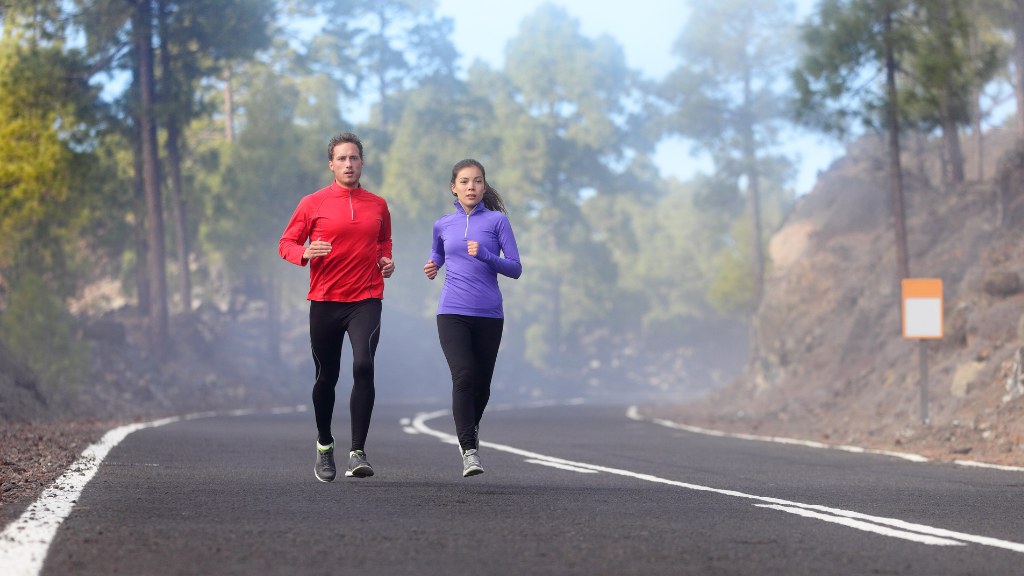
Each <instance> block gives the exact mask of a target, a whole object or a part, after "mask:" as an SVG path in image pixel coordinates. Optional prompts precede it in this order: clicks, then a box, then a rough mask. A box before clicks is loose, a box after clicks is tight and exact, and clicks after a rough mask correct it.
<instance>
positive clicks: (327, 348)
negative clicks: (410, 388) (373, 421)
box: [309, 298, 381, 450]
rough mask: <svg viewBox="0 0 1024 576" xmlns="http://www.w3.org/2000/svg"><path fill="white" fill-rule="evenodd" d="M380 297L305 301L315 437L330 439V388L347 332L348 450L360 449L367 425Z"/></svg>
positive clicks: (372, 393) (335, 381)
mask: <svg viewBox="0 0 1024 576" xmlns="http://www.w3.org/2000/svg"><path fill="white" fill-rule="evenodd" d="M380 313H381V301H380V300H379V299H376V298H370V299H367V300H360V301H358V302H316V301H312V302H310V303H309V341H310V347H311V348H312V351H313V364H314V365H315V366H316V382H315V383H314V384H313V412H314V415H315V416H316V429H317V434H318V435H319V438H318V442H320V443H321V444H323V445H327V444H330V443H331V442H333V441H334V437H333V436H332V434H331V419H332V418H333V416H334V389H335V387H336V386H337V384H338V377H339V376H340V374H341V345H342V342H343V341H344V338H345V333H346V332H348V338H349V342H350V343H351V345H352V394H351V395H350V396H349V402H348V408H349V413H350V415H351V418H352V450H363V448H364V446H365V444H366V435H367V433H368V432H369V430H370V416H371V414H372V413H373V400H374V396H375V390H374V385H373V357H374V354H375V353H376V352H377V342H378V341H379V339H380Z"/></svg>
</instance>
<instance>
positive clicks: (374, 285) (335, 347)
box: [278, 132, 395, 482]
mask: <svg viewBox="0 0 1024 576" xmlns="http://www.w3.org/2000/svg"><path fill="white" fill-rule="evenodd" d="M327 166H328V167H329V168H330V169H331V172H333V173H334V182H332V183H331V185H330V186H328V187H326V188H324V189H322V190H318V191H316V192H314V193H312V194H310V195H308V196H305V197H303V198H302V200H300V201H299V205H298V206H297V207H296V208H295V212H294V213H293V214H292V217H291V220H289V221H288V225H287V226H286V227H285V229H284V233H283V234H282V235H281V241H280V244H279V245H278V253H279V254H280V255H281V257H282V258H284V259H285V260H287V261H289V262H291V263H293V264H297V265H299V266H305V265H306V264H309V294H308V295H307V296H306V297H307V299H308V300H309V340H310V345H311V347H312V350H313V364H314V365H315V367H316V382H315V383H314V384H313V412H314V415H315V417H316V428H317V434H318V436H317V442H316V451H317V455H316V464H315V465H314V467H313V473H314V474H315V475H316V478H317V479H318V480H320V481H321V482H331V481H332V480H334V477H335V476H336V475H337V469H336V468H335V465H334V436H333V435H332V434H331V419H332V417H333V415H334V399H335V390H334V389H335V387H336V385H337V384H338V377H339V374H340V372H341V346H342V342H343V340H344V336H345V333H346V332H347V333H348V337H349V342H350V345H351V346H352V393H351V395H350V397H349V412H350V414H351V417H352V447H351V450H350V451H349V458H348V468H347V470H346V471H345V476H355V477H357V478H365V477H367V476H373V468H372V467H371V466H370V463H369V462H367V460H366V452H365V451H364V448H365V444H366V435H367V433H368V432H369V429H370V416H371V414H372V412H373V401H374V396H375V391H374V384H373V358H374V354H375V353H376V351H377V342H378V340H379V339H380V315H381V300H382V299H383V298H384V279H385V278H390V277H391V274H392V273H393V272H394V271H395V264H394V262H393V261H392V260H391V213H390V212H388V205H387V202H385V201H384V199H383V198H381V197H380V196H377V195H376V194H373V193H371V192H370V191H368V190H365V189H363V188H362V186H361V185H360V183H359V178H360V176H362V172H363V143H362V142H361V141H360V140H359V138H358V137H357V136H356V135H355V134H352V133H351V132H346V133H344V134H340V135H338V136H335V137H334V138H332V139H331V141H330V143H329V144H328V145H327ZM307 241H308V242H309V244H308V245H307V244H306V242H307Z"/></svg>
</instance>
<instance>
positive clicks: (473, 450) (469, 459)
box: [423, 159, 523, 476]
mask: <svg viewBox="0 0 1024 576" xmlns="http://www.w3.org/2000/svg"><path fill="white" fill-rule="evenodd" d="M451 189H452V196H455V202H454V204H455V212H454V213H452V214H447V215H445V216H442V217H441V218H440V219H438V221H437V222H435V223H434V234H433V245H432V247H431V253H430V259H429V260H427V263H426V264H425V265H424V266H423V272H424V273H425V274H426V275H427V278H429V279H431V280H433V279H434V278H435V277H436V276H437V270H438V269H439V268H440V267H441V266H444V265H445V264H448V270H447V272H446V273H445V279H444V286H443V287H442V288H441V297H440V300H439V301H438V303H437V335H438V337H439V338H440V340H441V350H443V351H444V356H445V358H446V359H447V360H448V367H449V368H450V369H451V372H452V414H453V415H454V416H455V432H456V434H457V435H458V437H459V447H460V449H461V451H462V475H463V476H475V475H477V474H483V471H484V469H483V466H481V464H480V456H479V455H478V454H477V451H478V450H479V449H480V418H481V417H482V416H483V414H484V408H486V407H487V400H488V399H489V398H490V396H491V376H492V375H493V374H494V363H495V361H496V360H497V358H498V346H499V345H500V344H501V331H502V328H503V326H504V322H505V320H504V317H505V315H504V312H503V309H502V305H501V291H500V290H499V289H498V274H501V275H503V276H508V277H509V278H519V275H520V274H522V272H523V266H522V264H520V263H519V248H518V247H516V237H515V235H514V234H513V233H512V225H511V224H510V223H509V221H508V215H507V213H506V211H505V204H504V202H502V200H501V196H499V195H498V192H497V190H495V189H494V188H491V187H490V185H488V184H487V177H486V175H485V173H484V167H483V165H482V164H480V163H479V162H477V161H476V160H472V159H467V160H462V161H460V162H459V163H457V164H456V165H455V166H454V167H453V168H452V181H451Z"/></svg>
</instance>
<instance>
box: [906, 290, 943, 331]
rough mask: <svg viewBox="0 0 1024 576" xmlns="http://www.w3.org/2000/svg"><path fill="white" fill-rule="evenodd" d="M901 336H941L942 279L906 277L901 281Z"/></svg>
mask: <svg viewBox="0 0 1024 576" xmlns="http://www.w3.org/2000/svg"><path fill="white" fill-rule="evenodd" d="M903 337H904V338H913V339H919V340H938V339H940V338H942V280H940V279H938V278H908V279H906V280H904V281H903Z"/></svg>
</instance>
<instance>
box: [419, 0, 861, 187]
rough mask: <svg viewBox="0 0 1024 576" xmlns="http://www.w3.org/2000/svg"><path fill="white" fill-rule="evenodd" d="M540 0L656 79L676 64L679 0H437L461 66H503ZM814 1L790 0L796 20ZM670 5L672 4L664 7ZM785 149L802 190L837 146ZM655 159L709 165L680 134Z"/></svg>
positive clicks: (683, 16)
mask: <svg viewBox="0 0 1024 576" xmlns="http://www.w3.org/2000/svg"><path fill="white" fill-rule="evenodd" d="M545 1H551V3H553V4H557V5H559V6H562V7H563V8H565V10H566V12H568V13H569V14H570V15H572V16H573V17H575V18H576V19H577V20H578V21H579V23H580V32H581V33H582V34H583V35H584V36H587V37H589V38H596V37H598V36H600V35H602V34H608V35H610V36H612V37H613V38H615V40H616V41H617V42H618V43H619V44H620V45H621V46H622V48H623V50H624V51H625V54H626V64H627V65H628V66H629V67H630V68H634V69H638V70H640V71H641V73H643V74H644V75H645V76H647V77H648V78H651V79H661V78H663V77H664V76H665V75H666V74H667V73H668V72H669V71H670V70H671V69H672V68H674V67H675V66H676V64H677V61H676V60H675V58H674V57H673V56H672V54H671V49H672V44H673V43H674V42H675V40H676V37H677V36H678V35H679V33H680V31H682V29H683V25H684V24H685V22H686V20H687V18H688V16H689V11H688V9H687V8H686V6H687V4H688V3H687V2H685V0H683V1H680V0H677V1H676V2H670V1H666V0H628V1H625V2H622V1H619V2H609V1H607V0H516V1H514V2H504V1H501V2H499V1H485V0H438V12H439V13H440V14H442V15H444V16H450V17H452V18H453V19H454V21H455V33H454V38H452V41H453V43H454V44H455V47H456V49H457V50H458V51H459V53H460V54H461V56H462V61H461V62H460V63H461V65H462V69H463V70H465V69H466V68H468V67H469V65H470V64H472V63H473V61H474V60H477V59H480V60H483V61H484V62H486V63H487V64H488V65H490V66H491V67H492V68H503V67H504V63H505V45H506V43H507V42H508V41H509V39H511V38H512V37H513V36H515V35H517V34H518V32H519V24H520V22H521V21H522V20H523V17H524V16H526V15H528V14H531V13H533V12H534V11H535V10H536V9H537V7H538V6H539V5H541V4H543V3H545ZM752 1H756V0H752ZM815 1H816V0H796V1H795V6H797V19H798V20H800V21H802V20H803V19H804V18H805V17H806V15H807V14H809V13H810V10H811V8H812V7H813V5H814V3H815ZM672 4H675V5H676V7H667V6H671V5H672ZM791 152H792V153H793V154H798V155H800V156H801V157H802V158H801V159H800V160H799V161H800V172H799V175H798V177H797V183H796V187H797V192H798V193H799V194H804V193H807V192H809V191H810V189H811V187H812V186H813V184H814V180H815V176H816V173H817V171H818V170H824V169H826V168H827V167H828V165H829V164H831V162H832V160H833V159H834V158H835V157H836V156H838V155H839V154H840V153H841V152H842V147H841V146H840V145H839V144H838V143H836V142H835V141H833V140H830V139H828V138H826V137H818V136H814V135H811V136H807V137H802V138H800V139H799V140H798V141H796V142H794V143H793V145H792V151H791ZM655 161H656V162H657V164H658V167H659V168H660V170H661V172H662V174H664V175H666V176H676V177H678V178H680V179H689V178H690V177H692V176H693V175H694V173H696V172H698V171H701V170H703V171H707V170H708V169H709V165H708V164H707V163H706V162H702V161H701V160H700V159H697V158H693V157H692V156H691V155H690V153H689V151H688V148H687V146H686V145H685V144H684V143H683V142H682V140H680V139H673V140H671V141H667V142H665V143H663V144H662V145H661V146H659V148H658V151H657V154H656V155H655Z"/></svg>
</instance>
